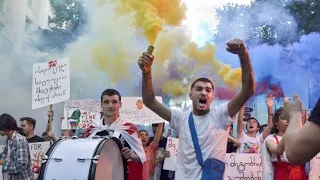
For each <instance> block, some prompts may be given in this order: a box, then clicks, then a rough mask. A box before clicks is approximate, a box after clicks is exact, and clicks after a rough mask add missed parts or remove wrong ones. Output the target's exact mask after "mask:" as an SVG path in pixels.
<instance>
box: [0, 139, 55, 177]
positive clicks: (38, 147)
mask: <svg viewBox="0 0 320 180" xmlns="http://www.w3.org/2000/svg"><path fill="white" fill-rule="evenodd" d="M3 148H4V145H0V151H1V152H2V151H3ZM49 148H50V141H45V142H38V143H29V150H30V156H31V164H32V172H33V173H34V175H35V177H37V176H38V175H39V173H40V168H41V164H42V163H41V162H42V157H43V155H45V154H46V153H47V151H48V149H49ZM0 168H1V169H2V166H0ZM2 178H3V177H2V176H0V180H2Z"/></svg>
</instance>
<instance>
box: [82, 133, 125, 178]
mask: <svg viewBox="0 0 320 180" xmlns="http://www.w3.org/2000/svg"><path fill="white" fill-rule="evenodd" d="M110 139H111V140H113V141H114V142H115V143H116V144H117V145H118V148H119V151H121V146H122V145H121V142H120V140H119V139H118V138H115V137H104V140H102V141H100V143H99V145H98V146H97V147H96V149H95V151H94V153H93V156H92V157H94V156H96V155H100V153H101V151H102V149H103V147H104V144H105V143H106V142H107V141H109V140H110ZM121 157H122V163H123V166H124V167H123V175H124V176H123V177H124V180H128V162H127V160H126V159H125V158H124V157H123V156H122V155H121ZM96 166H97V164H94V163H93V162H91V164H90V170H89V175H88V176H89V177H88V179H90V180H94V179H95V176H96V168H97V167H96Z"/></svg>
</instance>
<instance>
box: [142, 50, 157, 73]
mask: <svg viewBox="0 0 320 180" xmlns="http://www.w3.org/2000/svg"><path fill="white" fill-rule="evenodd" d="M153 60H154V57H153V55H150V54H148V53H146V52H144V53H143V54H142V56H140V57H139V60H138V65H139V67H140V69H141V71H142V72H143V73H149V72H150V71H151V66H152V64H153Z"/></svg>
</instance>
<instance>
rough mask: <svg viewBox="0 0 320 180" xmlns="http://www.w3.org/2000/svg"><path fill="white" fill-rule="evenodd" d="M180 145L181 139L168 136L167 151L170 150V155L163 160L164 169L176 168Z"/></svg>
mask: <svg viewBox="0 0 320 180" xmlns="http://www.w3.org/2000/svg"><path fill="white" fill-rule="evenodd" d="M178 146H179V139H178V138H172V137H168V141H167V145H166V151H169V152H170V157H168V158H166V159H165V160H164V162H163V169H165V170H169V171H175V170H176V161H177V152H178Z"/></svg>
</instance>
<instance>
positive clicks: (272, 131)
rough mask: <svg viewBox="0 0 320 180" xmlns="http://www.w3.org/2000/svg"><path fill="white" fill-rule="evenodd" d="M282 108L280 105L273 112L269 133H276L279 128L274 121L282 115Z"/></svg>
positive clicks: (277, 120)
mask: <svg viewBox="0 0 320 180" xmlns="http://www.w3.org/2000/svg"><path fill="white" fill-rule="evenodd" d="M282 110H283V109H282V107H280V108H278V109H277V110H276V111H275V112H274V115H273V118H272V121H273V127H272V129H271V133H274V134H278V132H279V129H278V126H277V125H276V123H277V122H279V118H280V116H281V115H282Z"/></svg>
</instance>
